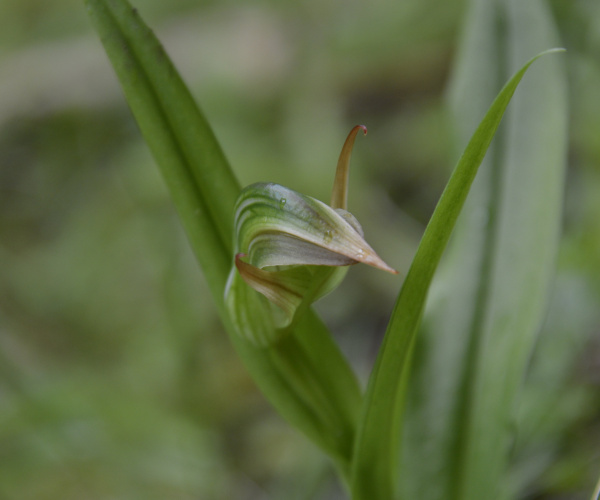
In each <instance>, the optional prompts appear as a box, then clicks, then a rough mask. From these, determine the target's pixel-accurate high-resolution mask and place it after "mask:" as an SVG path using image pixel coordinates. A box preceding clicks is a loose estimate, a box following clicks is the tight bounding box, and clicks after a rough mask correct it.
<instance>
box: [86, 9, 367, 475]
mask: <svg viewBox="0 0 600 500" xmlns="http://www.w3.org/2000/svg"><path fill="white" fill-rule="evenodd" d="M85 3H86V5H87V8H88V12H89V14H90V17H91V19H92V21H93V24H94V26H95V28H96V30H97V32H98V33H99V35H100V38H101V40H102V43H103V45H104V47H105V50H106V52H107V54H108V56H109V58H110V60H111V62H112V65H113V67H114V68H115V71H116V73H117V76H118V77H119V80H120V82H121V85H122V86H123V89H124V91H125V96H126V98H127V101H128V103H129V106H130V107H131V109H132V111H133V114H134V116H135V118H136V120H137V122H138V125H139V127H140V130H141V132H142V134H143V135H144V138H145V139H146V141H147V142H148V145H149V147H150V149H151V151H152V154H153V155H154V157H155V159H156V162H157V163H158V165H159V167H160V169H161V171H162V174H163V177H164V179H165V181H166V183H167V185H168V187H169V190H170V192H171V196H172V198H173V201H174V204H175V206H176V208H177V211H178V213H179V215H180V217H181V220H182V222H183V226H184V228H185V230H186V232H187V235H188V238H189V240H190V244H191V246H192V249H193V250H194V253H195V254H196V257H197V258H198V261H199V262H200V265H201V267H202V269H203V271H204V274H205V276H206V278H207V282H208V284H209V287H210V289H211V293H212V295H213V299H214V301H215V303H216V304H217V307H218V309H219V313H220V315H221V319H222V321H223V323H224V325H225V328H226V330H227V331H228V333H229V334H230V337H231V340H232V343H233V344H234V346H235V348H236V350H237V352H238V354H239V355H240V357H241V358H242V360H243V362H244V364H245V365H246V367H247V368H248V370H249V371H250V373H251V374H252V376H253V378H254V380H255V381H256V383H257V385H258V386H259V387H260V389H261V390H262V391H263V392H264V394H265V396H266V397H267V398H268V399H269V401H270V402H271V403H272V404H273V405H274V406H275V407H276V408H277V410H278V411H279V412H280V413H281V414H282V416H283V417H284V418H286V419H287V420H288V421H290V422H291V423H292V424H293V425H295V426H296V427H298V428H299V429H300V430H302V431H303V432H304V433H305V434H306V435H308V436H309V437H310V438H311V439H312V440H313V441H315V443H317V444H318V445H319V446H321V447H322V448H323V449H324V450H326V451H327V452H328V453H329V454H330V455H331V456H332V458H333V459H334V461H335V462H336V464H337V466H338V467H339V469H340V472H341V473H342V475H343V476H347V475H348V470H349V464H350V457H351V451H352V445H353V436H354V432H355V426H356V420H357V414H358V409H359V407H360V403H361V394H360V389H359V387H358V383H357V381H356V378H355V376H354V373H353V372H352V370H351V368H350V367H349V365H348V363H347V362H346V360H345V358H344V356H343V355H342V354H341V352H340V351H339V349H338V347H337V345H336V344H335V342H334V341H333V340H332V338H331V336H330V334H329V331H328V330H327V328H326V327H325V325H324V324H323V323H322V322H321V321H320V320H319V318H318V317H317V316H316V315H315V313H314V312H313V311H312V310H308V312H307V313H306V314H305V315H303V317H302V319H301V321H299V323H298V324H297V325H296V327H295V329H294V332H293V333H292V334H290V335H287V336H286V338H285V339H283V340H282V341H280V342H278V343H277V344H276V345H273V346H272V347H270V348H269V349H264V348H261V347H257V346H256V345H254V344H253V343H251V342H248V341H247V340H244V339H243V338H241V337H240V336H239V335H237V334H236V333H235V328H234V325H233V324H232V322H231V319H230V317H229V316H228V314H227V311H226V308H225V307H224V289H225V285H226V281H227V276H228V274H229V271H230V269H231V266H232V265H233V220H234V214H233V212H234V204H235V200H236V198H237V196H238V194H239V192H240V188H239V186H238V184H237V181H236V180H235V178H234V176H233V174H232V172H231V170H230V168H229V166H228V163H227V161H226V159H225V157H224V155H223V153H222V152H221V148H220V147H219V145H218V143H217V141H216V139H215V137H214V135H213V133H212V131H211V129H210V127H209V125H208V124H207V122H206V120H205V118H204V117H203V115H202V113H201V112H200V111H199V109H198V107H197V106H196V104H195V103H194V100H193V99H192V97H191V95H190V93H189V91H188V90H187V88H186V87H185V85H184V84H183V82H182V81H181V78H180V77H179V75H178V74H177V72H176V70H175V69H174V67H173V65H172V63H171V62H170V60H169V58H168V56H167V55H166V53H165V52H164V50H163V48H162V47H161V45H160V43H159V42H158V40H157V39H156V37H155V36H154V35H153V33H152V32H151V31H150V29H148V27H147V26H146V25H145V24H144V23H143V21H142V20H141V19H140V17H139V16H138V14H137V11H136V10H135V9H133V8H132V7H131V6H130V5H129V3H128V2H127V1H126V0H85Z"/></svg>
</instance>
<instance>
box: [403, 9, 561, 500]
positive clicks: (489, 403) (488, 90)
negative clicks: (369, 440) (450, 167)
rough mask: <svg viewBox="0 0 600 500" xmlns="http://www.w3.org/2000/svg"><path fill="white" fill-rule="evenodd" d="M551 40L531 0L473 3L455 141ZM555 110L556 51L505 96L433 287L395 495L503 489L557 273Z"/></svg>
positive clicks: (454, 499) (545, 16)
mask: <svg viewBox="0 0 600 500" xmlns="http://www.w3.org/2000/svg"><path fill="white" fill-rule="evenodd" d="M555 44H556V36H555V32H554V28H553V23H552V20H551V19H550V16H549V13H548V11H547V9H546V6H545V5H544V3H543V2H541V1H540V0H529V1H527V2H518V1H514V0H493V1H490V0H475V1H473V2H472V5H471V10H470V13H469V18H468V20H467V25H466V31H465V36H464V39H463V43H462V46H461V50H460V53H459V60H458V66H457V70H456V72H455V75H454V79H453V85H452V88H451V90H452V92H451V98H452V104H453V110H454V114H455V117H456V121H457V125H458V132H459V137H460V139H461V141H462V142H466V138H467V137H468V134H469V131H470V130H472V129H473V127H474V126H475V124H476V123H477V120H478V119H479V116H481V114H482V113H483V110H484V109H485V106H486V101H487V100H489V99H491V97H492V96H493V95H494V93H495V92H496V89H497V88H498V86H499V85H500V83H501V82H502V81H503V80H504V79H505V78H506V77H507V75H509V74H510V73H511V72H512V71H514V70H515V68H516V67H518V64H520V61H522V60H524V59H525V58H527V57H529V56H531V54H535V53H536V52H538V51H539V50H541V49H543V48H544V47H548V46H552V45H555ZM566 116H567V113H566V97H565V78H564V72H563V70H562V68H561V61H560V58H545V59H544V60H542V61H540V63H539V66H537V67H536V68H535V70H534V71H531V73H530V74H528V75H527V76H526V78H525V79H524V80H523V82H522V84H521V85H520V87H519V89H518V91H517V93H516V94H515V97H514V99H513V103H512V104H511V107H510V110H509V112H508V114H507V117H506V120H505V121H504V123H503V124H502V125H501V127H500V129H499V131H498V134H497V138H496V139H495V141H494V143H493V144H492V147H491V148H490V151H489V152H488V155H487V157H486V159H485V160H484V163H483V164H482V167H481V169H480V170H481V171H480V174H479V175H478V178H477V179H476V181H475V184H474V185H473V188H472V190H471V193H470V194H469V198H468V200H467V202H466V205H465V210H464V211H465V214H464V217H461V219H460V220H459V223H458V224H457V228H456V232H455V235H454V237H453V242H452V245H451V247H450V249H449V252H448V256H447V259H446V260H445V261H444V263H443V265H442V266H441V268H440V272H439V274H438V276H437V277H436V280H435V281H434V284H433V286H432V293H431V295H432V298H431V304H430V306H429V307H428V310H427V313H426V317H425V320H424V332H423V333H424V336H423V338H422V342H420V343H419V344H418V345H417V352H418V356H419V364H418V365H415V370H414V374H413V376H414V378H413V383H414V387H413V390H412V396H413V397H411V399H410V409H409V419H408V426H407V428H406V430H405V436H406V440H405V443H404V444H405V447H404V453H403V454H404V461H403V470H404V474H403V475H402V478H401V486H402V487H401V490H402V493H403V494H402V498H406V499H410V498H414V495H415V493H416V492H418V493H419V497H420V498H422V499H425V500H434V499H435V500H437V499H450V500H475V499H480V498H499V497H502V498H505V497H506V495H507V494H508V493H507V491H506V490H507V488H506V487H503V483H502V480H503V476H504V474H505V472H506V468H507V461H508V457H509V451H510V450H509V447H510V444H511V439H512V437H513V434H514V432H515V429H514V424H513V423H512V420H513V417H514V410H515V406H516V404H517V402H518V399H517V396H518V394H519V389H520V386H521V385H522V380H523V376H524V373H525V370H526V367H527V363H528V360H529V358H530V355H531V350H532V347H533V344H534V341H535V337H536V334H537V332H538V330H539V328H540V324H541V321H542V319H543V315H544V310H545V308H546V304H547V298H548V297H547V295H548V290H549V286H550V283H551V279H552V276H553V272H554V257H555V254H556V249H557V243H558V233H559V227H560V219H561V216H560V213H561V205H562V189H563V177H564V167H565V154H566ZM424 442H425V443H426V446H423V443H424Z"/></svg>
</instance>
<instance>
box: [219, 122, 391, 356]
mask: <svg viewBox="0 0 600 500" xmlns="http://www.w3.org/2000/svg"><path fill="white" fill-rule="evenodd" d="M360 130H363V131H364V133H365V134H366V132H367V129H366V128H365V127H364V126H362V125H357V126H356V127H354V128H353V129H352V131H351V132H350V134H349V135H348V138H347V139H346V142H345V143H344V147H343V148H342V152H341V154H340V158H339V161H338V166H337V171H336V176H335V181H334V187H333V193H332V196H331V206H329V205H326V204H325V203H323V202H321V201H319V200H316V199H314V198H312V197H310V196H306V195H303V194H300V193H298V192H296V191H293V190H291V189H289V188H286V187H284V186H280V185H278V184H272V183H259V184H252V185H251V186H248V187H247V188H245V189H244V190H243V191H242V192H241V194H240V196H239V198H238V200H237V203H236V207H235V223H234V226H235V256H234V265H233V267H232V270H231V273H230V275H229V279H228V283H227V287H226V291H225V301H226V305H227V307H228V309H229V312H230V316H231V318H232V320H233V322H234V326H235V327H236V329H237V331H238V333H240V334H241V335H242V336H244V337H246V338H247V339H249V340H251V341H253V342H255V343H257V344H260V345H268V344H269V343H271V342H273V341H275V340H276V339H277V338H279V337H280V336H281V335H283V334H285V332H287V331H289V330H291V328H292V327H293V325H294V324H295V323H296V322H297V321H298V319H299V318H300V317H301V315H302V314H303V312H304V311H305V310H306V309H307V308H308V307H309V306H310V304H312V303H313V302H314V301H315V300H317V299H318V298H320V297H322V296H324V295H325V294H327V293H329V292H330V291H332V290H333V289H334V288H335V287H337V286H338V285H339V284H340V283H341V281H342V279H343V277H344V275H345V273H346V271H347V269H348V266H350V265H353V264H357V263H361V262H362V263H364V264H368V265H370V266H373V267H376V268H378V269H382V270H384V271H388V272H390V273H394V274H397V271H395V270H394V269H392V268H391V267H390V266H388V265H387V264H386V263H385V262H384V261H383V260H381V258H380V257H379V256H378V255H377V254H376V253H375V251H374V250H373V249H372V248H371V247H370V246H369V244H368V243H367V242H366V241H365V239H364V234H363V231H362V228H361V226H360V224H359V223H358V221H357V220H356V218H355V217H354V216H353V215H352V214H350V213H349V212H348V211H346V204H347V201H346V200H347V188H348V167H349V164H350V156H351V153H352V147H353V145H354V140H355V138H356V135H357V133H358V132H359V131H360Z"/></svg>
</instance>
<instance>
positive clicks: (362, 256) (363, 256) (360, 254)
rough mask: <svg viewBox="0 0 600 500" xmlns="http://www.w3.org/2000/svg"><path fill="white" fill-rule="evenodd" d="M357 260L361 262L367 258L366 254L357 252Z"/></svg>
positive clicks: (361, 251)
mask: <svg viewBox="0 0 600 500" xmlns="http://www.w3.org/2000/svg"><path fill="white" fill-rule="evenodd" d="M356 258H357V259H359V260H361V259H364V258H365V252H364V251H363V250H359V251H358V252H356Z"/></svg>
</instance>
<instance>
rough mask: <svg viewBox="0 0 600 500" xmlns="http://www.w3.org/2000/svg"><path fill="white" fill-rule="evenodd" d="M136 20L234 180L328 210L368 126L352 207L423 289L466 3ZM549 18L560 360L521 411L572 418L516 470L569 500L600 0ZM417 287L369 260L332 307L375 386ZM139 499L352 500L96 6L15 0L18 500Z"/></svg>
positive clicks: (385, 253) (3, 283) (172, 6)
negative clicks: (345, 146) (277, 372)
mask: <svg viewBox="0 0 600 500" xmlns="http://www.w3.org/2000/svg"><path fill="white" fill-rule="evenodd" d="M134 4H135V6H136V7H137V8H138V9H139V11H140V13H141V14H142V16H143V17H144V18H145V19H146V21H147V22H148V23H149V25H150V26H151V27H153V28H154V29H155V31H156V33H157V35H158V36H159V38H160V39H161V40H162V41H163V43H164V45H165V46H166V48H167V51H168V52H169V54H170V55H171V56H172V58H173V59H174V61H175V64H176V65H177V66H178V68H179V69H180V71H181V73H182V75H183V77H184V79H185V80H186V82H187V83H188V84H189V85H190V88H191V89H192V92H193V94H194V95H195V97H196V98H197V99H198V101H199V102H200V104H201V106H202V108H203V109H204V111H205V113H206V115H207V117H208V119H209V121H210V122H211V123H212V125H213V127H214V129H215V132H216V135H217V137H218V138H219V140H220V141H221V143H222V145H223V148H224V149H225V152H226V154H227V156H228V158H229V159H230V161H231V163H232V165H233V167H234V169H235V171H236V174H237V175H238V176H239V178H240V180H241V182H242V184H244V185H246V184H249V183H251V182H256V181H265V180H268V181H273V182H278V183H281V184H284V185H287V186H290V187H292V188H294V189H296V190H298V191H301V192H304V193H306V194H309V195H312V196H315V197H317V198H320V199H323V200H327V199H328V198H329V192H330V189H331V184H332V180H333V174H334V168H335V164H336V161H337V155H338V154H339V151H340V149H341V146H342V143H343V140H344V139H345V136H346V134H347V133H348V131H349V130H350V128H351V127H352V126H353V125H355V124H357V123H364V124H366V125H367V126H368V128H369V135H368V136H367V137H366V138H360V139H359V140H358V141H357V144H356V148H355V154H354V157H353V166H352V175H351V186H350V196H349V204H350V210H351V211H352V212H353V213H354V214H355V215H356V216H357V217H358V219H359V220H360V221H361V223H362V225H363V227H364V228H365V231H366V235H367V238H368V240H369V242H370V243H371V244H372V246H373V247H374V248H375V249H376V250H377V251H378V253H379V254H380V255H381V256H382V257H383V258H384V259H385V260H386V261H388V262H389V263H390V264H391V265H392V266H394V267H396V268H397V269H400V270H401V273H404V272H406V270H407V267H408V265H409V263H410V259H411V257H412V254H413V252H414V250H415V249H416V245H417V243H418V239H419V237H420V234H421V232H422V230H423V228H424V225H425V224H426V222H427V220H428V218H429V216H430V215H431V213H432V211H433V208H434V206H435V203H436V200H437V198H438V196H439V194H440V193H441V190H442V189H443V186H444V184H445V182H446V179H447V176H448V172H449V169H450V168H451V167H452V166H453V164H454V163H455V161H456V159H457V154H458V152H459V151H460V150H461V149H462V147H463V146H464V145H456V144H453V141H452V129H451V126H450V122H449V119H448V116H447V111H446V109H445V101H444V89H445V86H446V83H447V81H448V78H449V76H450V75H451V71H452V62H453V55H454V52H455V49H456V45H457V40H458V36H459V33H460V26H461V20H462V19H463V17H464V11H465V8H466V7H467V2H466V1H459V0H456V1H449V0H404V1H402V2H398V1H396V2H392V1H391V0H375V1H374V2H358V1H342V0H304V1H302V2H292V1H289V0H280V1H278V2H275V1H270V0H253V1H250V2H249V1H241V0H224V1H214V0H171V1H169V2H166V1H164V0H162V1H161V0H139V1H137V2H134ZM550 5H551V7H552V9H553V12H554V15H555V18H556V21H557V24H558V26H559V30H560V33H561V37H562V41H563V45H564V46H565V47H567V49H568V51H569V52H568V56H567V65H568V73H569V83H570V97H571V103H570V106H571V118H570V134H571V137H570V140H571V145H570V153H569V169H568V174H567V187H566V203H565V216H564V236H563V239H562V243H561V251H560V256H559V262H558V266H559V270H558V274H557V279H556V284H555V290H554V294H553V304H552V307H551V314H550V315H549V318H548V321H547V324H546V326H545V328H544V335H542V337H541V339H540V342H542V343H544V342H545V343H546V348H545V349H544V350H543V351H544V357H543V358H541V359H539V357H537V358H536V357H535V356H534V359H533V364H532V366H534V367H535V369H532V375H531V377H530V379H531V380H530V381H529V383H528V386H527V387H526V389H525V393H524V398H523V400H524V405H523V410H522V411H523V412H525V413H527V411H530V412H533V413H535V400H536V394H539V393H540V391H541V392H543V391H544V390H546V391H552V392H553V393H555V394H559V395H561V398H557V399H558V401H559V402H560V403H561V404H559V405H558V406H557V408H556V412H555V414H552V415H546V416H545V420H544V422H545V423H544V425H543V426H542V430H541V431H540V427H539V426H538V427H536V429H534V430H533V431H535V432H537V433H538V434H540V436H539V439H538V441H536V442H537V446H539V447H540V448H539V449H538V450H537V452H538V454H539V452H540V450H542V452H543V453H544V454H545V456H546V458H547V460H546V462H545V464H546V465H545V467H544V468H540V469H539V470H538V469H536V468H535V467H533V469H534V470H533V471H532V470H530V469H531V467H530V468H529V469H528V463H529V462H528V460H527V453H525V452H523V453H521V454H520V455H519V454H517V455H518V456H517V458H518V459H519V460H517V461H518V462H519V464H520V465H519V468H518V470H517V475H518V474H519V473H522V474H523V475H524V476H526V477H531V478H532V479H533V482H532V483H531V487H530V489H529V490H528V491H527V492H526V494H527V498H532V499H563V498H564V499H576V498H588V497H589V495H590V494H591V489H592V485H593V483H594V481H595V479H596V476H597V474H598V473H600V420H599V417H600V397H599V391H598V387H599V385H600V307H598V304H599V303H600V63H599V61H600V3H599V2H598V1H597V0H577V1H573V0H555V1H553V2H551V3H550ZM432 137H433V138H434V140H432ZM400 285H401V278H397V277H393V276H387V275H384V274H383V273H378V272H377V271H374V270H371V269H367V268H364V269H363V268H360V267H356V268H354V269H353V270H352V271H351V272H350V273H349V276H348V278H347V281H346V282H345V285H344V286H343V287H341V289H339V290H338V291H337V292H336V293H335V294H333V295H332V296H330V297H327V298H325V299H324V300H323V301H322V302H320V303H319V304H318V309H319V310H320V311H321V312H322V315H323V316H324V318H325V319H326V321H327V323H328V324H329V325H330V326H331V328H332V330H333V331H334V332H335V335H336V338H337V339H338V340H339V342H340V343H341V345H342V348H343V349H344V351H345V352H346V353H347V354H348V356H349V357H350V359H351V360H352V362H353V364H354V366H355V367H356V369H357V371H358V372H359V374H360V375H361V377H363V379H365V378H366V376H367V374H368V371H369V369H370V366H371V363H372V361H373V358H374V356H375V354H376V352H377V348H378V345H379V342H380V340H381V336H382V335H383V332H384V330H385V325H386V323H387V318H388V315H389V313H390V311H391V307H392V305H393V302H394V299H395V296H396V294H397V293H398V290H399V288H400ZM548 346H550V347H548ZM565 351H568V352H570V353H572V355H571V356H564V352H565ZM552 352H555V353H556V358H552V356H548V353H552ZM562 396H564V398H563V397H562ZM525 420H526V419H525ZM538 420H539V419H538ZM531 421H536V420H535V419H531ZM525 427H526V426H525ZM526 430H527V429H526V428H525V430H524V432H525V431H526ZM536 463H537V462H536ZM548 464H551V465H549V466H548ZM138 498H139V499H164V498H169V499H216V500H219V499H232V498H235V499H249V500H250V499H252V500H254V499H273V500H275V499H312V498H315V499H335V498H343V494H342V492H341V491H340V489H339V486H338V485H337V483H336V480H335V479H334V476H333V473H332V471H331V470H330V466H329V464H328V462H327V460H326V459H325V458H324V457H323V456H322V455H321V454H320V452H319V451H317V450H316V449H315V448H314V447H313V446H312V445H311V444H310V443H308V442H307V441H306V440H305V439H304V438H303V437H302V436H300V435H299V434H297V433H296V432H295V431H294V430H292V429H290V428H289V427H288V426H287V425H286V424H285V422H283V421H282V420H281V419H280V418H279V417H278V416H277V415H276V414H275V413H274V412H273V411H272V410H271V408H270V407H269V406H268V404H267V403H266V402H265V400H264V399H263V397H262V396H261V395H260V394H259V393H258V392H257V390H256V388H255V387H254V385H253V383H252V381H251V380H250V379H249V377H248V375H247V374H246V372H245V370H244V368H243V367H242V365H241V363H240V361H239V360H238V359H237V358H236V356H235V353H234V352H233V350H232V348H231V346H230V345H229V342H228V340H227V338H226V335H225V334H224V332H223V330H222V328H221V326H220V324H219V321H218V319H217V317H216V314H215V312H214V310H213V307H212V304H211V303H210V299H209V294H208V291H207V289H206V287H205V284H204V282H203V278H202V276H201V273H200V271H199V270H198V268H197V265H196V263H195V261H194V259H193V257H192V255H191V252H190V250H189V248H188V246H187V241H186V239H185V236H184V234H183V232H182V230H181V227H180V225H179V223H178V220H177V217H176V215H175V213H174V209H173V207H172V205H171V203H170V201H169V198H168V195H167V192H166V189H165V187H164V186H163V183H162V180H161V178H160V177H159V174H158V171H157V169H156V167H155V166H154V164H153V161H152V159H151V157H150V155H149V152H148V150H147V147H146V146H145V144H144V143H143V142H142V140H141V137H140V135H139V133H138V130H137V128H136V125H135V123H134V122H133V119H132V117H131V115H130V113H129V111H128V109H127V107H126V104H125V101H124V98H123V96H122V94H121V91H120V89H119V87H118V85H117V81H116V77H115V76H114V74H113V71H112V68H111V67H110V66H109V63H108V60H107V58H106V56H105V54H104V52H103V50H102V47H101V45H100V42H99V40H98V39H97V37H96V35H95V33H94V32H92V29H91V27H90V24H89V21H88V19H87V17H86V12H85V8H84V6H83V4H82V2H81V1H79V0H20V1H18V2H17V1H12V2H11V1H9V0H2V1H1V2H0V499H3V500H4V499H6V500H13V499H14V500H27V499H42V500H45V499H61V500H62V499H64V500H70V499H138Z"/></svg>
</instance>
